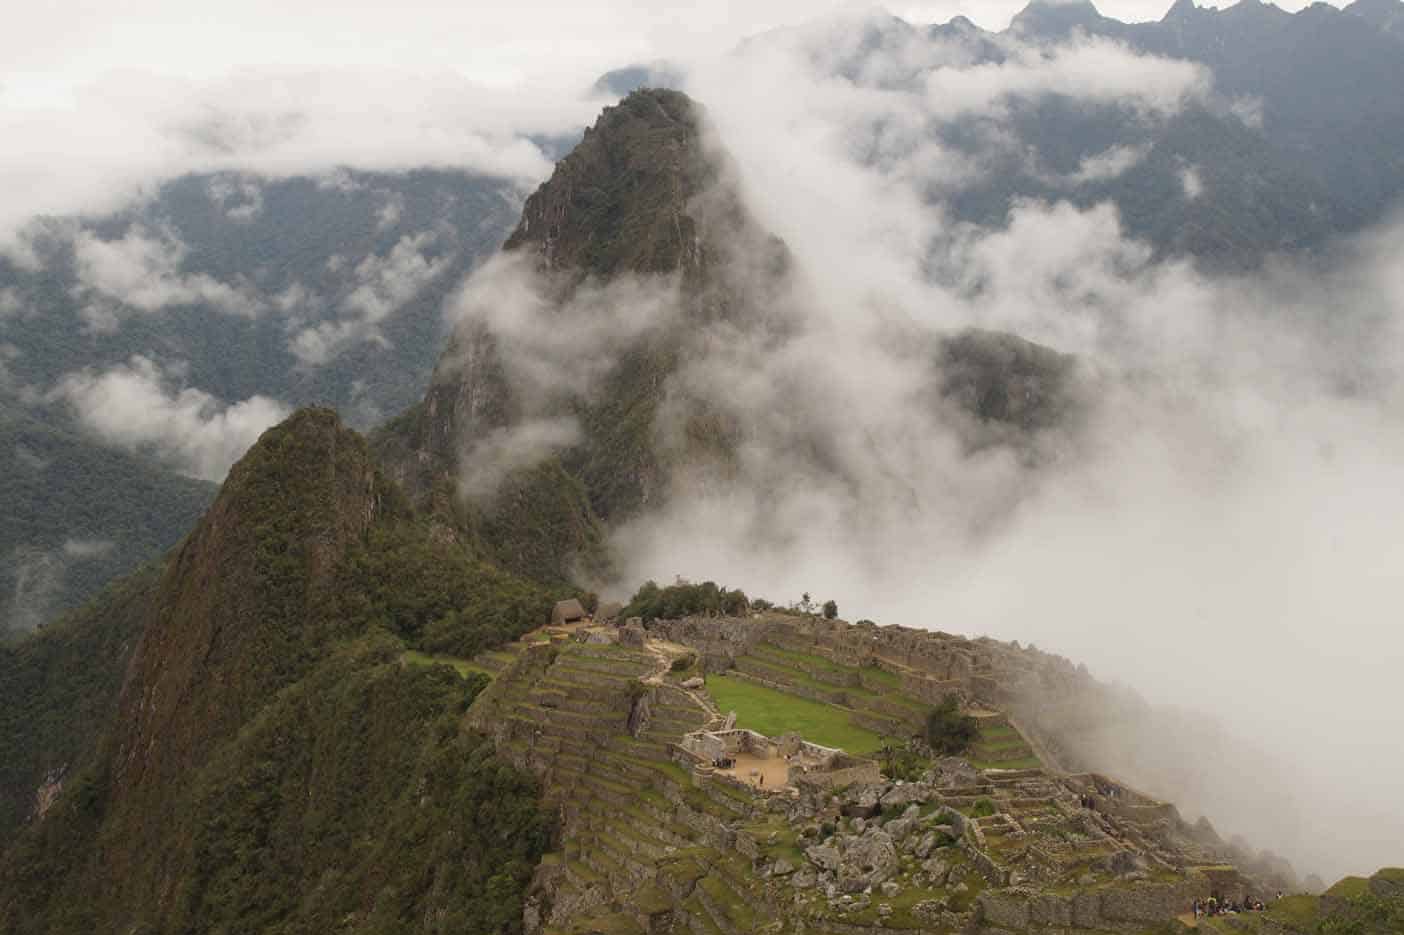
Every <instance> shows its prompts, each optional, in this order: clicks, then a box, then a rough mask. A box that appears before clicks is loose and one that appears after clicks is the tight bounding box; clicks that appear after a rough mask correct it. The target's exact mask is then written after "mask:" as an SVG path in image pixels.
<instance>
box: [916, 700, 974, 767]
mask: <svg viewBox="0 0 1404 935" xmlns="http://www.w3.org/2000/svg"><path fill="white" fill-rule="evenodd" d="M979 732H980V728H979V725H978V724H976V723H975V719H974V718H973V717H970V716H969V715H967V714H961V713H960V702H959V700H957V699H956V697H955V696H954V695H950V696H947V698H946V700H945V701H942V702H941V703H940V704H939V705H937V706H936V707H934V708H932V709H931V713H930V714H928V715H927V716H926V742H927V743H928V744H930V745H931V749H932V750H933V751H934V752H935V753H936V754H937V755H939V756H956V755H958V754H961V753H964V752H965V751H966V750H967V749H969V747H970V745H971V744H972V743H974V742H975V738H976V736H977V735H978V734H979Z"/></svg>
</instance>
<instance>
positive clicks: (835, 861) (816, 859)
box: [804, 844, 840, 870]
mask: <svg viewBox="0 0 1404 935" xmlns="http://www.w3.org/2000/svg"><path fill="white" fill-rule="evenodd" d="M804 856H806V857H808V858H809V859H810V860H811V861H813V863H814V865H815V866H817V867H818V868H819V869H820V870H837V869H838V868H839V863H840V855H839V849H838V848H837V847H835V846H834V845H833V844H815V845H814V846H813V847H807V848H805V850H804Z"/></svg>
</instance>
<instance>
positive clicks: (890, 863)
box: [838, 831, 897, 893]
mask: <svg viewBox="0 0 1404 935" xmlns="http://www.w3.org/2000/svg"><path fill="white" fill-rule="evenodd" d="M839 850H840V851H841V853H842V857H841V859H840V861H839V867H838V882H839V888H840V889H841V890H843V891H844V892H845V893H860V892H862V891H863V890H866V889H867V888H868V887H870V886H876V885H878V884H879V883H882V882H883V881H884V880H887V879H888V878H889V877H891V876H893V875H894V874H896V872H897V848H896V846H895V845H894V844H893V843H892V836H891V835H889V834H888V833H887V832H885V831H869V832H867V833H866V834H863V835H861V836H860V835H851V834H847V835H843V836H842V840H841V842H840V845H839Z"/></svg>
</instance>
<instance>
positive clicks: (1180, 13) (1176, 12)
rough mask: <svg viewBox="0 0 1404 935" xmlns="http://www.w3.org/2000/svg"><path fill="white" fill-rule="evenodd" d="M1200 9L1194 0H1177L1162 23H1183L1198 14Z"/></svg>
mask: <svg viewBox="0 0 1404 935" xmlns="http://www.w3.org/2000/svg"><path fill="white" fill-rule="evenodd" d="M1199 13H1200V9H1199V7H1198V6H1196V5H1195V2H1194V0H1175V5H1174V6H1172V7H1170V9H1169V10H1167V11H1166V13H1165V16H1164V17H1163V18H1162V19H1161V22H1162V23H1182V22H1184V21H1186V20H1188V19H1190V18H1191V17H1194V16H1198V15H1199Z"/></svg>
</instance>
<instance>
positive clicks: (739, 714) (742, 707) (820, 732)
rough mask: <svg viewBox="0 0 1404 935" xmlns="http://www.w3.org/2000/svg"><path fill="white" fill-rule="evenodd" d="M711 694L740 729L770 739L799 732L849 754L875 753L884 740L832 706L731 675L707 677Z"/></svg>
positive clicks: (806, 737)
mask: <svg viewBox="0 0 1404 935" xmlns="http://www.w3.org/2000/svg"><path fill="white" fill-rule="evenodd" d="M707 691H709V692H711V695H712V697H713V698H714V699H716V702H717V707H718V708H720V709H721V710H722V711H723V712H726V711H735V712H736V724H737V726H738V727H748V728H750V729H751V730H753V731H758V732H760V733H762V734H765V735H766V736H767V737H779V736H780V735H781V734H784V733H787V732H789V731H798V732H799V734H800V736H802V737H804V739H805V740H808V741H811V742H813V743H817V744H821V745H822V746H825V747H839V748H841V749H843V750H845V751H846V752H848V753H854V754H863V753H872V752H873V751H874V750H877V749H879V748H880V747H881V746H882V744H883V739H882V737H881V736H879V735H878V734H875V733H873V732H872V731H870V730H864V729H863V728H861V727H858V726H857V725H855V724H852V723H850V722H849V720H848V712H847V711H845V710H843V709H842V708H835V707H834V706H832V705H826V704H821V703H819V702H817V701H809V700H808V699H805V698H796V697H795V696H794V695H787V694H785V693H784V692H778V691H775V690H774V689H770V688H765V687H764V686H761V685H755V684H753V683H751V682H747V681H746V680H745V679H739V678H736V677H734V676H728V675H709V676H707Z"/></svg>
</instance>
